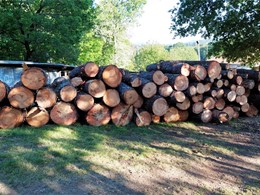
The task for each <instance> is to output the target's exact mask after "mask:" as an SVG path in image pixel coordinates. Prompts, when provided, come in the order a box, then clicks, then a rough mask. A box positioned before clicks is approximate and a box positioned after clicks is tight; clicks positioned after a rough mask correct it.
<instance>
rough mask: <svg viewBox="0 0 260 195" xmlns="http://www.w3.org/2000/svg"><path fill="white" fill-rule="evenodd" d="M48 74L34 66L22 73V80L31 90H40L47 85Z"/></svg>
mask: <svg viewBox="0 0 260 195" xmlns="http://www.w3.org/2000/svg"><path fill="white" fill-rule="evenodd" d="M47 80H48V77H47V74H46V73H45V71H43V70H42V69H41V68H37V67H32V68H28V69H27V70H25V71H24V72H23V73H22V75H21V82H22V83H23V85H24V86H25V87H27V88H28V89H31V90H38V89H40V88H42V87H43V86H44V85H46V83H47Z"/></svg>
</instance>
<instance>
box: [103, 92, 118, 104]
mask: <svg viewBox="0 0 260 195" xmlns="http://www.w3.org/2000/svg"><path fill="white" fill-rule="evenodd" d="M103 102H104V103H105V104H106V105H107V106H109V107H111V108H113V107H115V106H117V105H118V104H119V103H120V96H119V93H118V91H117V90H116V89H108V90H106V92H105V95H104V96H103Z"/></svg>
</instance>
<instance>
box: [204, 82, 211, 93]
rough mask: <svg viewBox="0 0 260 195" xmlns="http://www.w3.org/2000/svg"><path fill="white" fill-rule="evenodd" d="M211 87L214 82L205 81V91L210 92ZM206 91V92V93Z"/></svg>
mask: <svg viewBox="0 0 260 195" xmlns="http://www.w3.org/2000/svg"><path fill="white" fill-rule="evenodd" d="M211 87H212V83H205V84H204V90H205V92H208V91H209V90H210V89H211ZM205 92H204V93H205Z"/></svg>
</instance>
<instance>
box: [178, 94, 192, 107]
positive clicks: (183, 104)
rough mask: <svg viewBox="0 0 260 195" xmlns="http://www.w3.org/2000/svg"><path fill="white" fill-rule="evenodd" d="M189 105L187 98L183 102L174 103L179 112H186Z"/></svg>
mask: <svg viewBox="0 0 260 195" xmlns="http://www.w3.org/2000/svg"><path fill="white" fill-rule="evenodd" d="M190 105H191V103H190V100H189V98H187V97H186V98H185V100H184V101H183V102H181V103H180V102H178V103H176V107H177V108H179V109H180V110H188V109H189V107H190Z"/></svg>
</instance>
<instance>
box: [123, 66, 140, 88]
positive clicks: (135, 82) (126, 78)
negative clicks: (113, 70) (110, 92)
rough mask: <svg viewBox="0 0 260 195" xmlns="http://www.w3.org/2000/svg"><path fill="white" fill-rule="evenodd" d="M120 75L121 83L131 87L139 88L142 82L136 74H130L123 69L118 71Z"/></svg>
mask: <svg viewBox="0 0 260 195" xmlns="http://www.w3.org/2000/svg"><path fill="white" fill-rule="evenodd" d="M120 71H121V73H122V81H123V82H124V83H126V84H128V85H129V86H131V87H139V86H140V85H141V84H142V82H141V79H140V77H139V76H138V75H137V74H136V73H130V72H129V71H127V70H125V69H120Z"/></svg>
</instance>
